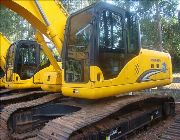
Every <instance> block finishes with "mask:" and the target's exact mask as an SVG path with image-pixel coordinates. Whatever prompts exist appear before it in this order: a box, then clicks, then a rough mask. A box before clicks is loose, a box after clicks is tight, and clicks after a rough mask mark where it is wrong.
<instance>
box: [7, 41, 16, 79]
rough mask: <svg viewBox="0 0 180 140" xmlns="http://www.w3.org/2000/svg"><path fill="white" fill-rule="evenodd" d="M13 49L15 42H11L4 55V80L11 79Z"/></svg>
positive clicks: (13, 58) (13, 57) (14, 48)
mask: <svg viewBox="0 0 180 140" xmlns="http://www.w3.org/2000/svg"><path fill="white" fill-rule="evenodd" d="M15 50H16V46H15V44H12V45H11V46H10V47H9V49H8V53H7V57H6V81H7V82H12V81H13V72H14V60H15Z"/></svg>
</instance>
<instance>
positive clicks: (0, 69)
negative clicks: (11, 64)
mask: <svg viewBox="0 0 180 140" xmlns="http://www.w3.org/2000/svg"><path fill="white" fill-rule="evenodd" d="M9 46H10V41H9V40H8V39H7V38H6V37H5V36H3V34H2V33H0V87H4V75H5V71H6V69H5V65H6V53H7V50H8V48H9Z"/></svg>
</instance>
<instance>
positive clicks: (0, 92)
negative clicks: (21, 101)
mask: <svg viewBox="0 0 180 140" xmlns="http://www.w3.org/2000/svg"><path fill="white" fill-rule="evenodd" d="M12 91H14V90H13V89H5V88H3V89H0V95H3V94H7V93H10V92H12Z"/></svg>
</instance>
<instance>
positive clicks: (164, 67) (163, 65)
mask: <svg viewBox="0 0 180 140" xmlns="http://www.w3.org/2000/svg"><path fill="white" fill-rule="evenodd" d="M166 71H167V65H166V63H163V64H162V72H163V73H166Z"/></svg>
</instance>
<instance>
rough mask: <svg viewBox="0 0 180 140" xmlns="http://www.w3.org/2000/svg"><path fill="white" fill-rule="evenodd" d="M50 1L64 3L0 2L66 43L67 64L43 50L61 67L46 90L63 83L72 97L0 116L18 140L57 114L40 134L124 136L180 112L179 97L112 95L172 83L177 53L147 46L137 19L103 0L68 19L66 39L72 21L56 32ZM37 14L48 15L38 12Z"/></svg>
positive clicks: (29, 105)
mask: <svg viewBox="0 0 180 140" xmlns="http://www.w3.org/2000/svg"><path fill="white" fill-rule="evenodd" d="M51 2H52V3H54V2H55V3H56V2H57V1H48V2H45V1H37V0H35V1H33V2H32V1H31V2H30V1H21V2H20V1H2V2H1V4H3V5H5V6H6V7H8V8H11V9H12V10H13V11H16V12H17V13H20V14H25V13H26V14H25V15H23V17H25V18H26V19H27V20H28V18H31V20H32V19H36V20H33V21H37V22H35V23H33V22H32V25H33V24H34V26H36V27H37V29H38V30H39V31H40V32H41V33H44V34H45V35H47V36H48V37H49V38H50V39H51V40H52V41H53V42H54V44H55V46H56V47H57V48H58V51H59V53H61V49H62V48H61V47H62V46H61V45H62V44H61V43H62V42H63V41H64V42H63V52H62V56H63V57H62V60H63V61H62V69H61V68H60V67H59V65H57V62H56V61H55V60H54V59H53V57H52V53H51V52H48V51H46V50H45V49H44V50H45V53H46V55H47V56H48V58H49V60H50V61H51V60H53V61H51V64H52V65H53V67H54V69H55V71H54V72H50V73H49V74H46V75H45V76H44V77H45V78H44V85H45V86H44V87H45V88H47V89H48V90H52V91H54V89H52V88H53V87H56V86H59V87H60V88H59V89H56V91H58V90H59V91H61V89H62V94H63V95H65V96H68V97H70V98H66V97H62V96H58V95H56V94H54V95H53V96H46V97H42V98H38V99H37V100H33V101H29V102H24V103H19V104H14V105H10V106H8V107H5V108H4V109H3V110H2V112H1V118H0V120H1V122H2V123H1V127H3V129H5V130H7V131H8V132H9V135H11V136H12V137H13V138H15V139H18V138H20V137H21V136H22V135H21V136H20V134H22V133H24V132H29V131H32V130H34V129H36V128H42V126H44V123H45V122H47V121H49V120H51V119H53V118H56V119H53V120H52V121H49V123H47V124H46V126H45V127H44V128H43V129H42V130H41V131H40V132H38V134H37V133H36V135H38V138H39V139H57V140H58V139H87V138H89V139H93V138H95V137H96V138H99V139H117V138H121V137H123V136H125V135H127V134H128V133H130V132H131V131H133V130H135V129H138V128H139V127H140V126H144V125H146V124H149V123H150V122H152V121H153V120H156V119H159V118H162V117H163V116H168V115H171V114H173V113H174V99H173V98H172V97H169V96H145V95H134V96H123V97H119V96H118V97H111V96H115V95H119V94H122V93H126V92H131V91H138V90H143V89H147V88H152V87H157V86H163V85H166V84H169V83H171V81H172V66H171V57H170V55H169V54H167V53H163V52H158V51H152V50H147V49H142V48H141V42H140V29H139V24H138V20H137V19H136V16H134V15H133V14H131V13H129V12H128V11H125V10H124V9H121V8H119V7H116V6H113V5H110V4H107V3H96V4H94V5H91V6H89V7H87V8H85V9H83V10H80V11H78V12H76V13H74V14H72V15H71V16H70V17H69V18H68V21H67V23H66V33H65V38H64V39H63V36H58V33H60V31H62V30H60V31H59V30H58V29H59V28H61V29H62V27H65V22H66V20H62V22H61V24H60V23H59V24H57V25H58V26H53V27H59V28H57V29H56V28H54V29H55V30H51V29H53V28H51V27H52V25H53V24H49V22H48V21H51V18H52V21H56V20H55V18H57V16H54V14H52V13H54V12H55V11H54V9H55V8H52V7H51V6H52V5H51V4H52V3H51ZM57 4H58V3H57ZM32 6H35V9H36V11H35V10H34V8H32ZM43 6H44V7H43ZM42 7H43V8H42ZM27 8H28V9H27ZM44 8H47V9H49V10H47V11H46V10H45V9H44ZM37 11H38V12H37ZM33 12H34V13H33ZM51 12H52V13H51ZM27 13H28V14H27ZM30 13H31V14H32V13H33V14H32V15H39V16H40V17H41V18H37V16H35V17H32V15H31V14H30ZM50 13H51V14H50ZM61 13H62V11H61ZM48 14H50V15H48ZM57 14H58V12H57ZM63 14H64V13H63ZM52 15H53V16H52ZM39 19H41V20H39ZM31 20H30V21H31ZM39 21H41V22H39ZM58 21H59V20H58ZM41 23H45V24H44V25H45V26H44V27H45V28H44V29H45V30H43V29H39V28H40V27H43V26H40V25H42V24H41ZM62 23H63V25H62ZM38 26H40V27H38ZM54 31H56V32H57V34H56V33H54ZM62 32H63V31H62ZM62 32H61V33H62ZM41 33H39V34H38V36H37V39H39V40H40V41H38V42H40V44H41V46H42V48H43V47H44V48H46V44H45V43H44V41H43V38H42V35H41ZM61 35H62V34H61ZM56 39H57V40H56ZM50 55H51V56H50ZM142 59H143V60H142ZM56 66H57V67H56ZM56 68H57V69H56ZM61 71H62V73H61ZM45 81H46V82H45ZM51 83H53V84H51ZM61 84H62V88H61ZM71 97H73V98H71ZM74 97H75V98H83V100H81V99H79V100H78V99H74ZM105 97H108V98H105ZM101 98H103V99H101ZM104 98H105V99H104ZM85 99H94V101H89V100H85ZM95 99H96V100H95ZM97 99H98V100H97ZM100 99H101V100H100ZM84 101H86V102H84ZM24 117H25V118H26V119H23V118H24ZM57 117H58V118H57ZM129 124H131V125H129ZM34 133H35V132H34V131H33V134H34ZM26 136H27V135H26ZM29 137H32V136H29Z"/></svg>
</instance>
